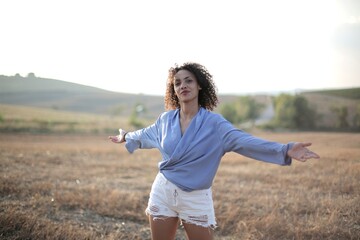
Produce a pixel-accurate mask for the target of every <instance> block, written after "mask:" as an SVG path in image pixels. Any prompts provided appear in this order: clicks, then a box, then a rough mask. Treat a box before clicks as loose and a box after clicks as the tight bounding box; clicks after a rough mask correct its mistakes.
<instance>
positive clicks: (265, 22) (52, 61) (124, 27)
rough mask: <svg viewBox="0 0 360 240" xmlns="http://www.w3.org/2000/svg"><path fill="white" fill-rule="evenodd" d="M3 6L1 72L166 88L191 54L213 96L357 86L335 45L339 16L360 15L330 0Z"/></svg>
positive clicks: (66, 1) (78, 0)
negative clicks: (206, 74) (209, 77)
mask: <svg viewBox="0 0 360 240" xmlns="http://www.w3.org/2000/svg"><path fill="white" fill-rule="evenodd" d="M348 2H349V1H348ZM350 2H351V1H350ZM0 9H1V14H0V31H1V38H0V74H2V75H8V76H12V75H15V74H16V73H19V74H21V75H22V76H26V75H27V74H28V73H30V72H32V73H35V75H36V76H38V77H43V78H53V79H59V80H64V81H70V82H76V83H80V84H85V85H90V86H95V87H100V88H104V89H107V90H112V91H119V92H128V93H144V94H154V95H163V93H164V92H165V83H166V77H167V71H168V69H169V68H170V67H171V66H173V65H174V64H175V63H182V62H184V61H195V62H199V63H201V64H203V65H205V66H206V67H207V68H208V70H209V71H210V72H211V73H212V74H213V76H214V81H215V83H216V85H217V87H218V89H219V93H235V94H243V93H254V92H273V91H285V90H286V91H287V90H294V89H321V88H338V87H358V86H360V78H359V75H360V74H359V72H357V70H356V69H358V68H356V67H353V68H347V67H346V66H348V64H347V63H348V61H349V60H348V59H347V57H346V55H344V54H342V53H339V52H338V51H336V50H335V49H334V44H333V42H332V38H333V34H334V30H335V28H336V27H337V26H338V25H339V24H340V23H343V22H344V21H359V20H360V18H359V17H358V16H353V15H351V14H347V13H346V11H345V10H346V9H345V10H344V9H343V8H341V6H340V5H339V4H337V2H336V1H335V0H272V1H269V0H251V1H250V0H246V1H245V0H244V1H242V0H237V1H236V0H234V1H230V0H223V1H219V0H217V1H212V0H181V1H180V0H179V1H173V0H162V1H161V0H152V1H150V0H132V1H121V0H113V1H112V0H101V1H100V0H98V1H94V0H61V1H55V0H54V1H50V0H43V1H41V0H32V1H28V0H11V1H10V0H9V1H1V2H0ZM359 10H360V9H359ZM350 65H351V64H350ZM354 71H355V72H354ZM345 72H346V75H344V74H343V73H345Z"/></svg>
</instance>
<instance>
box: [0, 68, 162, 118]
mask: <svg viewBox="0 0 360 240" xmlns="http://www.w3.org/2000/svg"><path fill="white" fill-rule="evenodd" d="M0 103H3V104H10V105H22V106H29V107H41V108H51V109H55V110H63V111H73V112H83V113H92V114H104V115H123V116H128V115H129V114H131V113H132V111H133V110H134V108H135V106H136V105H138V104H141V105H143V106H144V108H145V109H146V111H144V116H143V117H146V118H154V117H155V116H158V115H159V114H160V113H161V112H162V111H163V110H164V107H163V97H161V96H148V95H143V94H126V93H117V92H111V91H106V90H102V89H99V88H95V87H90V86H84V85H80V84H75V83H70V82H65V81H60V80H55V79H46V78H38V77H35V76H31V77H21V76H4V75H0Z"/></svg>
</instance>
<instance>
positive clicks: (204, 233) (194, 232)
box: [182, 221, 213, 240]
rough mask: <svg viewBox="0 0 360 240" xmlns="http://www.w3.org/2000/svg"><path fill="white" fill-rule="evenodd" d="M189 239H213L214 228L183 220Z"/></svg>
mask: <svg viewBox="0 0 360 240" xmlns="http://www.w3.org/2000/svg"><path fill="white" fill-rule="evenodd" d="M182 224H183V226H184V228H185V231H186V235H187V237H188V239H189V240H196V239H202V240H212V239H213V230H212V229H211V228H210V227H202V226H199V225H196V224H191V223H185V222H184V221H183V222H182Z"/></svg>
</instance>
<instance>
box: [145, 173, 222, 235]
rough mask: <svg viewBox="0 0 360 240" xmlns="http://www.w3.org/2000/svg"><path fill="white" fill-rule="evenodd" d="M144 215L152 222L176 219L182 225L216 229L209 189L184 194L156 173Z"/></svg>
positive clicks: (184, 192) (160, 174)
mask: <svg viewBox="0 0 360 240" xmlns="http://www.w3.org/2000/svg"><path fill="white" fill-rule="evenodd" d="M145 212H146V214H147V215H151V216H152V217H153V218H154V220H157V219H165V218H167V217H178V218H179V219H180V220H181V222H182V223H190V224H195V225H198V226H202V227H210V228H213V229H214V228H215V227H216V220H215V211H214V204H213V200H212V190H211V188H209V189H205V190H196V191H192V192H186V191H183V190H181V189H180V188H179V187H177V186H176V185H175V184H173V183H171V182H170V181H168V180H167V179H166V178H165V176H164V175H163V174H162V173H158V175H157V176H156V178H155V181H154V183H153V185H152V188H151V192H150V198H149V202H148V206H147V208H146V211H145Z"/></svg>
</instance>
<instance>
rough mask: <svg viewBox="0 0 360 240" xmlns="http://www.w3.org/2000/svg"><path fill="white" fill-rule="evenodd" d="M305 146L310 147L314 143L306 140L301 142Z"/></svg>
mask: <svg viewBox="0 0 360 240" xmlns="http://www.w3.org/2000/svg"><path fill="white" fill-rule="evenodd" d="M301 144H302V146H303V147H309V146H311V144H312V143H310V142H306V143H301Z"/></svg>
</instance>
